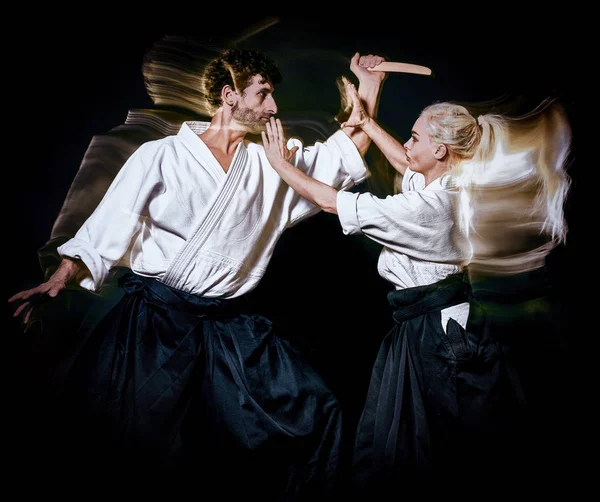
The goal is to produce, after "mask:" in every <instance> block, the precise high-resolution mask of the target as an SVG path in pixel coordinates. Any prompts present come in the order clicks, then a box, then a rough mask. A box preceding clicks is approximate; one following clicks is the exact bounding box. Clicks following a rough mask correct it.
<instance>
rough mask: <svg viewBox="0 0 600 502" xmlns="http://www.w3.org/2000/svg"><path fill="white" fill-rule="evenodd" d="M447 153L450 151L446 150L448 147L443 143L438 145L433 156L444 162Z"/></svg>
mask: <svg viewBox="0 0 600 502" xmlns="http://www.w3.org/2000/svg"><path fill="white" fill-rule="evenodd" d="M447 153H448V149H447V148H446V145H444V144H443V143H438V144H437V146H436V147H435V150H434V152H433V156H434V157H435V158H436V159H437V160H442V159H443V158H444V157H445V156H446V154H447Z"/></svg>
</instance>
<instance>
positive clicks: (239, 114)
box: [231, 75, 277, 134]
mask: <svg viewBox="0 0 600 502" xmlns="http://www.w3.org/2000/svg"><path fill="white" fill-rule="evenodd" d="M274 92H275V89H274V88H273V86H272V85H271V84H270V83H269V82H266V81H265V80H263V78H262V77H261V76H260V75H254V77H252V82H251V84H250V85H249V86H248V87H246V88H245V89H244V90H243V91H241V95H239V94H238V100H237V102H236V103H235V104H234V105H233V107H232V109H231V112H232V115H233V118H234V119H235V120H236V122H238V123H239V124H240V125H241V126H242V127H243V128H244V130H246V131H247V132H249V133H251V134H258V133H260V132H261V131H263V130H264V129H265V124H266V123H267V122H268V121H269V118H270V117H271V115H275V114H276V113H277V104H276V103H275V98H273V93H274ZM236 94H237V93H236Z"/></svg>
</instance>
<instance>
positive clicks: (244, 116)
mask: <svg viewBox="0 0 600 502" xmlns="http://www.w3.org/2000/svg"><path fill="white" fill-rule="evenodd" d="M231 115H232V116H233V118H234V119H235V121H236V122H237V123H238V124H240V126H242V128H243V129H244V131H246V132H247V133H249V134H260V132H261V131H264V130H265V122H264V121H263V120H262V118H263V115H261V114H259V113H256V112H254V111H253V110H250V109H249V108H240V105H239V103H236V104H235V105H234V106H233V107H232V108H231Z"/></svg>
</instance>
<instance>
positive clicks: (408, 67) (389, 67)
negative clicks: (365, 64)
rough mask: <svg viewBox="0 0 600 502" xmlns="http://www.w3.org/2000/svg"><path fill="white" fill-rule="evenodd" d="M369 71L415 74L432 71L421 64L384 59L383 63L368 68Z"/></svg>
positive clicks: (426, 73) (429, 73) (425, 73)
mask: <svg viewBox="0 0 600 502" xmlns="http://www.w3.org/2000/svg"><path fill="white" fill-rule="evenodd" d="M369 70H371V71H387V72H398V73H416V74H417V75H431V74H432V73H433V72H432V71H431V68H427V66H421V65H418V64H411V63H396V62H393V61H384V62H383V63H380V64H378V65H377V66H374V67H373V68H369Z"/></svg>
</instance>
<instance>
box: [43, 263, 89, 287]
mask: <svg viewBox="0 0 600 502" xmlns="http://www.w3.org/2000/svg"><path fill="white" fill-rule="evenodd" d="M84 267H85V265H84V264H83V262H82V261H80V260H75V259H73V258H63V259H62V261H61V262H60V265H59V266H58V268H57V269H56V272H54V274H52V276H51V277H50V279H48V282H50V281H52V282H61V283H63V284H65V285H67V284H69V283H70V282H71V281H73V280H74V279H75V278H76V277H77V274H78V273H79V272H81V270H83V268H84Z"/></svg>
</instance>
